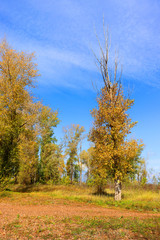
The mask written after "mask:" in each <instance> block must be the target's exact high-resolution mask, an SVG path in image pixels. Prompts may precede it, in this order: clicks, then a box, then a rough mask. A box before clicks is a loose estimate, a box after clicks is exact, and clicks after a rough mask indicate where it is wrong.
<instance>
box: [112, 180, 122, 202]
mask: <svg viewBox="0 0 160 240" xmlns="http://www.w3.org/2000/svg"><path fill="white" fill-rule="evenodd" d="M114 199H115V201H120V200H121V182H120V181H119V180H118V179H116V180H115V197H114Z"/></svg>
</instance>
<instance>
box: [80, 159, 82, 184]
mask: <svg viewBox="0 0 160 240" xmlns="http://www.w3.org/2000/svg"><path fill="white" fill-rule="evenodd" d="M80 185H82V161H81V160H80Z"/></svg>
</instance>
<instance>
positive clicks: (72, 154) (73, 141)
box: [64, 124, 85, 183]
mask: <svg viewBox="0 0 160 240" xmlns="http://www.w3.org/2000/svg"><path fill="white" fill-rule="evenodd" d="M84 131H85V130H84V127H80V126H79V125H74V124H73V125H72V126H71V127H68V128H64V141H65V146H66V151H65V153H66V157H67V164H66V170H67V176H69V177H70V181H71V183H73V180H76V181H78V178H79V164H78V144H79V143H80V141H81V137H82V133H83V132H84Z"/></svg>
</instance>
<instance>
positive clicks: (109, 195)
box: [92, 191, 114, 197]
mask: <svg viewBox="0 0 160 240" xmlns="http://www.w3.org/2000/svg"><path fill="white" fill-rule="evenodd" d="M92 195H94V196H106V197H114V193H107V192H104V191H102V192H100V193H99V192H94V193H92Z"/></svg>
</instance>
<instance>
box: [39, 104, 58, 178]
mask: <svg viewBox="0 0 160 240" xmlns="http://www.w3.org/2000/svg"><path fill="white" fill-rule="evenodd" d="M58 123H59V119H58V112H57V111H53V110H52V109H51V108H49V107H46V106H43V107H42V108H41V111H40V115H39V132H40V169H39V170H40V178H41V179H42V180H43V181H48V180H51V179H52V180H53V181H54V182H57V181H58V180H59V170H58V168H59V159H60V149H59V146H58V145H57V144H56V141H57V140H56V138H55V136H54V127H56V126H57V124H58Z"/></svg>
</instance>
